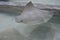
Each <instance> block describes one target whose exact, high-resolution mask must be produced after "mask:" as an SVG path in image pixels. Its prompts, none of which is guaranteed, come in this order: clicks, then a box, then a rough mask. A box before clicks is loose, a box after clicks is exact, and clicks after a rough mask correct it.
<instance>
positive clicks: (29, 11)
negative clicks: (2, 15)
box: [15, 2, 53, 25]
mask: <svg viewBox="0 0 60 40" xmlns="http://www.w3.org/2000/svg"><path fill="white" fill-rule="evenodd" d="M52 16H53V13H50V12H49V11H45V10H40V9H38V8H36V7H35V6H34V5H33V3H32V2H29V3H28V4H27V5H26V6H25V8H24V10H23V12H22V13H21V15H19V16H17V17H16V19H15V20H16V22H18V23H20V22H22V23H25V24H29V25H31V24H32V25H35V24H41V23H45V22H47V21H48V20H49V19H50V18H51V17H52Z"/></svg>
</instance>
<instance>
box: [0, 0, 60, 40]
mask: <svg viewBox="0 0 60 40" xmlns="http://www.w3.org/2000/svg"><path fill="white" fill-rule="evenodd" d="M10 1H25V0H10ZM26 1H28V0H26ZM32 1H33V2H37V3H38V2H39V3H46V4H54V5H56V4H58V5H60V2H59V0H37V1H36V0H32ZM51 22H52V23H54V25H55V27H57V29H60V28H59V27H60V17H53V18H52V20H51ZM7 27H14V28H16V29H17V30H18V31H20V32H21V34H22V33H23V34H24V30H26V31H27V29H24V28H25V27H27V25H25V24H23V23H16V22H15V14H13V15H12V14H10V13H1V12H0V32H1V31H4V29H5V28H7ZM23 27H24V28H23ZM43 29H44V28H43ZM29 30H31V29H29ZM40 30H41V29H40ZM44 31H46V30H44ZM25 33H26V32H25ZM45 33H47V32H45ZM41 34H42V36H43V34H44V32H42V33H41V32H38V31H35V32H33V34H32V35H33V36H32V39H33V40H37V39H36V38H39V37H40V36H41ZM24 35H25V34H24ZM48 35H49V33H48ZM59 35H60V32H57V33H56V34H55V39H54V40H60V36H59ZM44 37H46V35H44ZM34 38H35V39H34ZM41 38H43V37H41ZM38 40H39V39H38ZM41 40H44V39H41ZM46 40H48V39H46Z"/></svg>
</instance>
